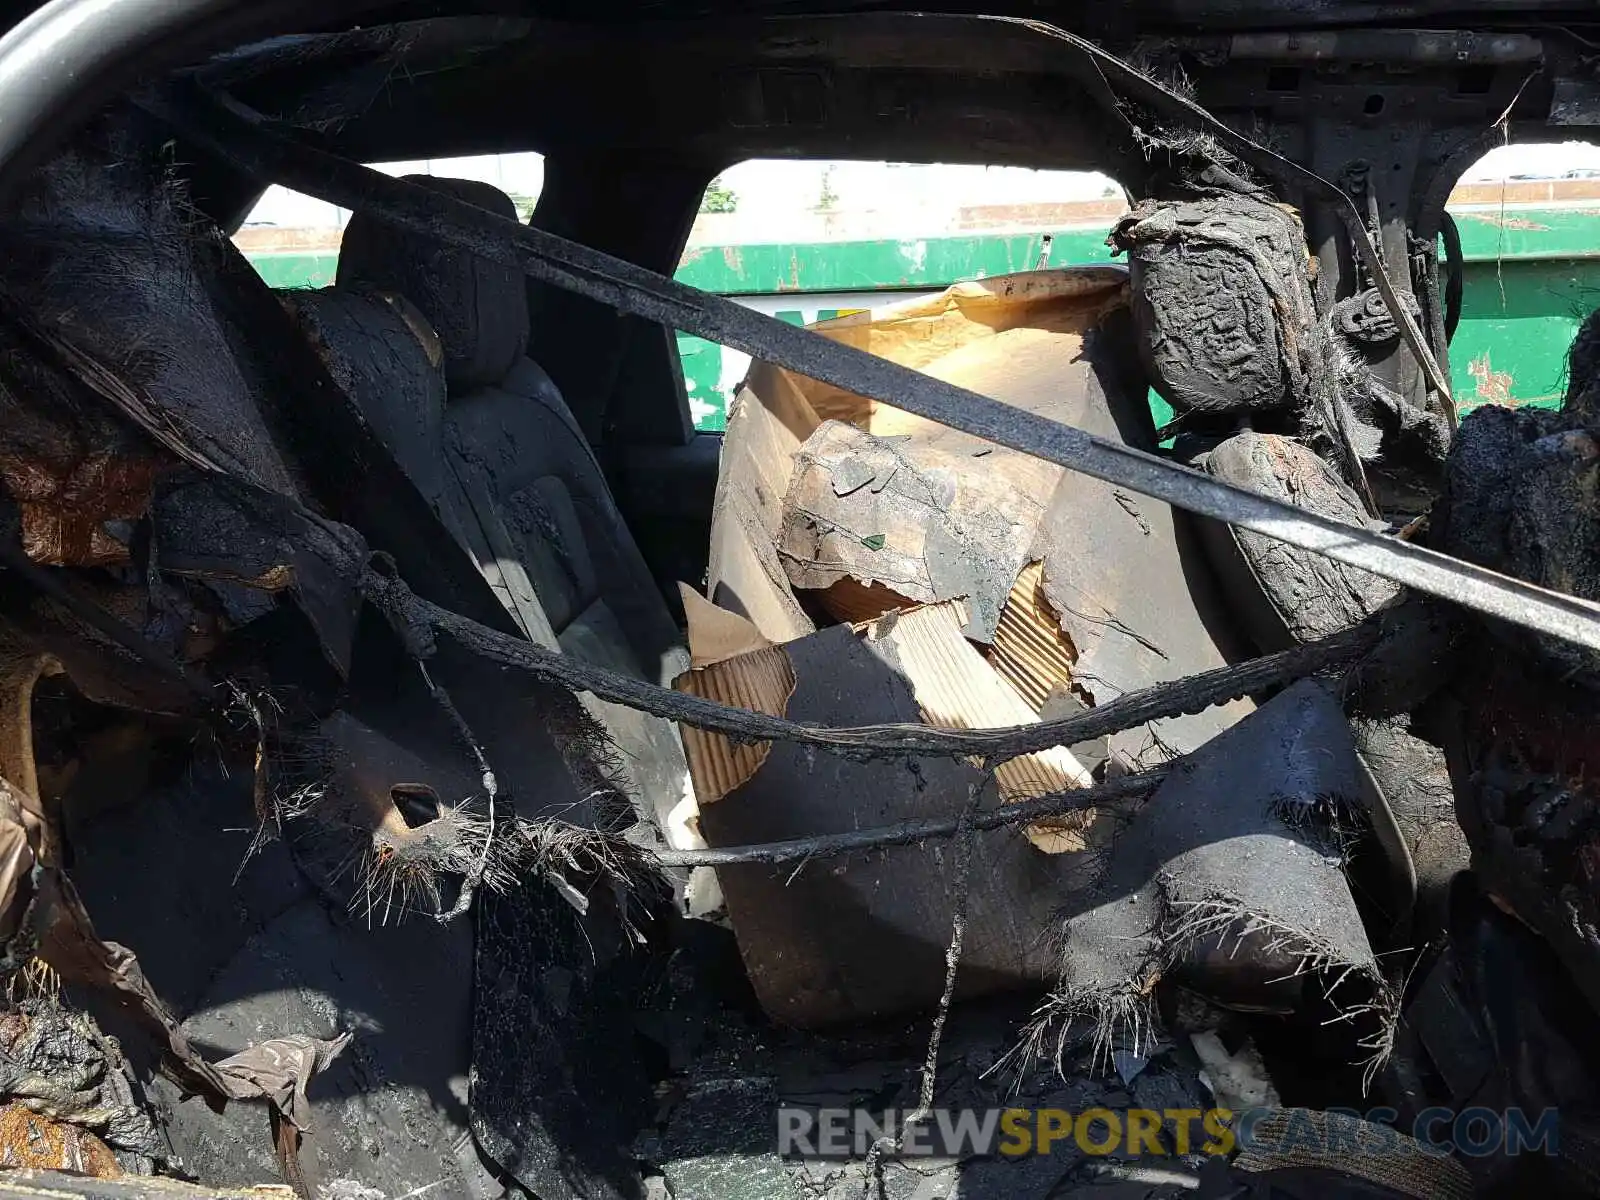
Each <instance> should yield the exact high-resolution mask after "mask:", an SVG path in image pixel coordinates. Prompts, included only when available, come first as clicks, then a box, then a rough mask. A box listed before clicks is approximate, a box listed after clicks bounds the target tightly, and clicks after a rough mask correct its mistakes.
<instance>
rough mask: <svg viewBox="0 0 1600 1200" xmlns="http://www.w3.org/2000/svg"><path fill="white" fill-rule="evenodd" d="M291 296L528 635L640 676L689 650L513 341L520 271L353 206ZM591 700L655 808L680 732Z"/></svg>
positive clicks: (482, 201) (586, 450)
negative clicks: (329, 259) (335, 259)
mask: <svg viewBox="0 0 1600 1200" xmlns="http://www.w3.org/2000/svg"><path fill="white" fill-rule="evenodd" d="M415 181H416V182H421V183H425V184H427V185H428V186H431V187H437V188H440V189H442V190H447V191H450V192H451V193H452V194H454V195H456V196H458V197H459V198H461V199H464V200H468V201H471V202H472V203H475V204H478V205H479V206H480V207H483V208H486V209H489V210H490V211H492V212H496V213H498V214H501V215H505V216H508V217H512V218H514V217H515V216H516V210H515V207H514V205H513V204H512V202H511V199H510V197H508V196H506V195H505V194H504V193H503V192H500V191H497V190H496V189H494V188H492V187H489V186H488V185H486V184H481V183H476V182H472V181H466V180H441V179H434V178H431V177H426V176H424V177H419V178H417V179H416V180H415ZM287 299H288V303H289V304H290V305H291V307H293V308H294V309H295V310H296V313H297V315H298V317H299V320H300V322H301V325H302V327H303V328H304V329H305V330H306V332H307V333H308V335H309V336H311V337H312V339H313V341H314V342H316V343H317V344H318V346H319V349H321V350H322V352H323V354H324V357H325V359H326V360H327V361H328V363H329V366H330V368H331V370H332V371H333V373H334V374H335V376H336V377H337V378H339V379H340V381H341V382H342V383H344V384H345V386H346V387H347V388H349V390H350V391H351V393H352V395H353V396H354V397H355V399H356V401H357V403H358V404H360V405H361V406H362V409H363V411H364V412H365V414H366V416H367V419H368V420H369V421H370V422H371V424H372V426H373V428H374V430H375V431H376V432H377V433H378V435H379V436H380V437H381V438H382V439H383V440H384V441H385V442H386V443H387V444H388V445H389V447H390V450H391V452H392V453H394V455H395V457H396V459H397V460H398V461H399V462H400V465H401V466H402V467H403V468H404V469H405V470H406V472H407V473H408V474H409V475H410V476H411V477H412V479H413V480H414V481H416V483H417V484H418V486H419V488H420V489H421V490H422V491H423V492H424V494H425V495H427V496H428V498H429V500H430V501H431V502H433V503H434V505H435V507H436V508H437V509H438V511H439V512H440V514H441V516H442V517H443V518H444V520H445V522H446V523H447V524H448V525H449V527H450V528H451V530H452V532H454V533H455V535H456V537H457V538H458V539H459V540H460V541H461V543H462V544H463V545H464V546H466V547H467V549H468V550H469V551H470V552H471V553H472V554H473V556H474V557H475V558H476V559H477V561H478V562H479V564H480V566H482V567H483V569H484V573H485V575H486V576H488V578H489V580H490V582H491V584H492V585H493V586H494V587H495V589H496V591H497V593H499V595H500V597H501V600H502V602H503V603H505V605H506V607H507V609H508V610H510V611H511V613H512V615H513V616H514V617H515V618H516V619H517V620H518V623H519V624H520V625H522V627H523V629H524V631H525V632H526V633H527V634H528V636H529V637H530V638H532V639H534V640H553V641H554V643H555V644H557V645H559V647H560V648H561V649H562V650H563V651H564V652H566V653H568V654H571V655H573V656H575V657H578V658H582V659H584V660H586V661H589V662H593V663H597V664H600V665H603V666H606V667H609V668H612V669H614V670H619V671H623V672H626V673H628V674H632V675H636V676H638V677H640V678H644V679H647V680H650V681H652V682H663V683H664V682H670V680H671V678H672V677H674V676H675V675H676V674H677V673H678V672H679V671H680V670H682V669H683V668H684V667H685V666H686V665H687V662H686V658H685V656H684V652H683V649H682V646H681V637H680V635H679V633H678V630H677V628H676V626H675V624H674V623H673V621H672V619H671V617H670V615H669V614H668V611H667V608H666V605H665V603H664V601H663V600H662V598H661V594H660V592H659V591H658V590H657V588H656V586H655V583H654V581H653V579H652V578H651V575H650V572H649V570H648V568H647V567H646V565H645V563H644V559H643V558H642V557H641V555H640V553H639V550H638V547H637V546H636V545H635V544H634V541H633V537H632V535H631V534H630V533H629V532H628V529H627V526H626V524H625V523H624V522H623V519H622V516H621V514H620V513H619V512H618V510H617V506H616V503H615V501H614V500H613V498H612V496H611V492H610V490H609V488H608V487H607V484H606V481H605V477H604V475H603V474H602V472H601V469H600V465H599V463H598V461H597V460H596V459H595V456H594V453H593V451H592V450H591V448H590V446H589V444H588V442H587V440H586V439H585V438H584V436H583V433H582V431H581V430H580V429H579V427H578V425H577V422H576V421H575V420H574V419H573V416H572V414H571V413H570V412H569V411H568V409H567V406H566V404H565V403H564V402H563V400H562V397H561V395H560V393H559V392H558V391H557V389H556V387H555V385H554V384H553V383H552V382H551V381H550V378H549V376H548V375H546V374H545V372H544V371H543V370H541V369H540V367H539V366H538V365H537V364H535V363H534V362H532V361H531V360H530V359H528V358H527V357H526V355H525V353H524V352H525V350H526V346H527V340H528V333H527V327H528V302H527V293H526V289H525V287H524V284H523V281H522V279H521V277H520V276H518V275H517V274H516V273H515V272H512V271H508V270H506V269H504V268H502V267H499V266H497V265H496V264H493V263H490V262H487V261H485V260H484V259H481V258H478V257H476V256H474V255H471V254H466V253H462V252H459V251H455V250H452V249H449V248H447V247H444V246H441V245H439V244H437V243H434V242H432V241H429V240H427V239H425V238H419V237H416V236H414V235H411V234H407V233H403V232H401V231H399V230H395V229H393V228H391V227H388V226H385V225H383V224H382V223H381V222H379V221H377V220H374V219H372V218H368V217H366V216H364V215H362V214H359V213H358V214H356V215H355V216H354V217H353V218H352V219H351V221H350V225H349V228H348V229H347V230H346V233H345V238H344V244H343V248H342V250H341V252H340V261H339V275H338V282H337V285H336V286H335V287H334V288H331V289H328V290H327V291H324V292H308V293H293V294H288V297H287ZM529 593H531V596H530V594H529ZM541 625H543V626H545V628H544V630H543V635H544V636H543V637H541V628H540V626H541ZM596 715H597V716H599V717H600V719H601V721H602V723H603V724H604V725H605V726H606V728H607V730H608V731H609V732H610V733H611V735H612V737H613V738H614V739H615V741H616V743H617V746H618V749H619V750H620V751H621V757H622V759H623V766H624V769H625V771H627V773H628V774H630V775H631V776H632V781H633V783H634V784H635V785H636V788H637V790H638V792H639V793H640V795H641V798H642V799H643V800H644V801H645V804H644V808H645V811H646V812H647V814H650V815H653V816H654V817H655V818H656V819H657V820H658V821H660V820H663V819H664V818H665V815H666V813H667V812H668V811H670V809H671V808H672V806H673V805H674V804H676V802H677V801H678V799H679V798H680V796H681V794H682V788H683V780H684V777H685V769H684V764H683V757H682V748H681V745H680V743H679V741H678V736H677V733H676V731H675V730H673V728H672V727H671V726H670V725H669V724H668V723H667V722H665V721H662V720H660V719H658V718H654V717H650V716H648V715H647V714H643V713H640V712H637V711H635V710H631V709H626V708H621V707H617V706H613V705H597V706H596Z"/></svg>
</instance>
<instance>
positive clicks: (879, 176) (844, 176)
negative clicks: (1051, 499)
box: [250, 142, 1600, 233]
mask: <svg viewBox="0 0 1600 1200" xmlns="http://www.w3.org/2000/svg"><path fill="white" fill-rule="evenodd" d="M378 166H379V169H380V170H383V171H386V172H388V173H389V174H391V175H407V174H432V175H450V176H456V177H459V178H465V179H480V180H483V181H484V182H486V183H492V184H494V185H495V186H496V187H499V188H500V189H501V190H502V191H506V192H511V193H513V194H520V195H523V196H528V197H535V196H537V195H538V194H539V190H540V188H541V187H542V186H543V184H544V159H543V158H542V157H541V156H540V155H537V154H501V155H491V156H485V157H481V158H451V159H444V158H440V159H432V160H429V161H427V162H410V163H387V164H378ZM1571 170H1595V171H1600V146H1592V145H1589V144H1587V143H1584V142H1566V143H1560V144H1554V145H1551V144H1545V145H1512V146H1502V147H1498V148H1497V149H1495V150H1492V151H1490V152H1489V153H1488V154H1487V155H1485V156H1484V157H1483V158H1482V159H1481V160H1479V161H1478V162H1477V163H1476V164H1475V165H1474V166H1472V167H1471V168H1469V169H1468V170H1467V171H1466V173H1465V174H1464V175H1463V176H1462V182H1464V183H1475V182H1493V181H1496V180H1500V179H1507V178H1510V177H1511V176H1513V175H1533V176H1536V177H1541V178H1554V177H1559V176H1561V175H1562V174H1564V173H1566V172H1567V171H1571ZM824 179H826V181H827V190H828V191H829V192H830V193H832V195H833V197H834V200H833V207H834V208H835V209H837V210H838V211H840V212H852V213H857V212H875V211H887V210H892V211H893V212H895V213H896V214H897V217H900V216H903V219H904V220H905V222H906V223H907V226H908V228H911V227H915V226H926V227H927V231H929V232H931V231H932V230H933V229H934V228H936V227H938V226H939V225H940V224H941V223H942V222H943V221H944V219H945V217H946V215H947V214H948V213H949V212H950V211H952V210H953V208H954V207H955V206H957V205H985V204H1033V203H1051V202H1055V203H1061V202H1066V201H1072V200H1092V199H1095V198H1097V197H1101V196H1105V195H1108V194H1111V195H1115V194H1116V193H1117V192H1118V191H1119V190H1120V189H1118V188H1117V185H1116V184H1115V183H1113V182H1112V181H1111V180H1110V179H1108V178H1107V177H1106V176H1104V175H1099V174H1094V173H1089V172H1083V171H1032V170H1028V169H1026V168H1022V167H975V166H942V165H924V164H914V163H881V162H836V163H831V164H830V163H820V162H812V161H805V162H801V161H781V160H772V159H756V160H752V161H750V162H746V163H741V164H739V165H738V166H736V167H733V168H731V169H730V170H729V171H727V173H726V174H725V175H724V176H723V183H724V184H725V185H726V186H727V187H728V188H729V189H731V190H732V191H733V193H734V194H735V195H736V196H737V197H738V199H739V211H740V212H741V213H744V214H759V216H760V219H761V223H762V224H766V223H767V222H771V224H772V225H773V227H775V228H781V227H782V225H783V223H784V220H785V219H786V218H788V217H797V216H799V215H800V214H813V213H814V212H815V210H816V208H817V205H818V201H819V200H820V199H821V197H822V194H823V190H824V187H823V181H824ZM347 219H348V214H347V213H344V212H343V211H341V210H339V209H336V208H334V206H333V205H331V204H325V203H323V202H322V201H320V200H313V199H311V198H309V197H307V196H300V195H296V194H295V193H292V192H288V191H286V190H284V189H283V188H279V187H274V188H272V189H270V190H269V191H268V192H267V194H266V195H265V196H264V197H262V200H261V203H260V204H259V205H258V206H257V208H256V211H255V212H254V213H252V214H251V217H250V220H252V221H255V222H260V223H265V224H272V225H278V226H281V227H284V228H342V227H343V225H344V223H345V221H346V220H347ZM911 231H912V232H913V233H916V232H921V231H920V230H916V229H914V228H911Z"/></svg>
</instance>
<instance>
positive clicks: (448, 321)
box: [338, 175, 528, 395]
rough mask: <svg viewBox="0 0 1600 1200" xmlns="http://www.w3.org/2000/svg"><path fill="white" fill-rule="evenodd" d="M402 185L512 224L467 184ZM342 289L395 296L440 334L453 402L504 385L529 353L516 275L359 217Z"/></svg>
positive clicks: (426, 181) (352, 227) (342, 264)
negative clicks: (450, 198)
mask: <svg viewBox="0 0 1600 1200" xmlns="http://www.w3.org/2000/svg"><path fill="white" fill-rule="evenodd" d="M406 180H407V182H410V183H419V184H422V185H423V186H425V187H430V188H433V189H435V190H437V191H441V192H447V193H448V194H450V195H452V196H454V197H455V198H456V199H458V200H465V201H467V202H468V203H470V204H475V205H477V206H478V207H479V208H484V209H487V210H488V211H490V212H492V213H495V214H497V215H500V216H506V217H510V218H511V219H512V220H516V219H517V209H516V205H514V204H513V203H512V202H511V197H510V196H508V195H506V194H505V193H504V192H502V191H501V190H500V189H499V188H496V187H491V186H490V185H489V184H487V183H479V182H477V181H476V180H472V179H441V178H438V177H436V176H432V175H408V176H406ZM338 282H339V286H340V287H353V288H360V289H363V290H374V289H376V290H380V291H386V292H397V293H399V294H400V295H402V296H404V297H405V298H406V299H408V300H410V301H411V303H412V304H414V305H416V306H417V308H418V309H419V310H420V311H421V313H422V315H423V316H424V317H426V318H427V319H428V322H429V323H430V324H431V325H432V326H433V328H434V329H435V330H436V331H437V332H438V334H439V341H440V342H441V343H442V344H443V346H444V355H445V376H446V378H447V379H448V380H449V383H450V391H451V393H452V394H454V395H459V394H461V393H463V392H470V391H476V390H477V389H478V388H483V387H489V386H492V385H494V384H497V383H499V382H500V381H501V380H502V379H504V378H505V377H506V375H507V373H508V372H509V371H510V370H511V368H512V367H513V366H514V365H515V364H516V362H517V360H518V359H519V358H521V357H522V356H523V354H524V353H525V352H526V351H527V347H528V292H527V284H526V282H525V280H524V279H523V276H522V274H521V273H520V272H518V271H515V270H512V269H511V268H509V267H503V266H500V265H499V264H497V263H492V262H490V261H489V260H487V259H485V258H481V257H479V256H478V255H476V254H472V253H470V252H468V251H465V250H456V249H453V248H451V247H449V246H445V245H442V244H440V243H439V242H437V241H434V240H433V239H432V238H429V237H424V236H422V235H419V234H415V233H411V232H409V231H407V230H402V229H396V228H395V227H394V226H392V225H387V224H385V223H384V222H383V221H381V220H379V219H378V218H377V217H373V216H369V215H367V214H366V213H359V212H358V213H356V214H355V215H354V216H352V217H351V218H350V224H349V226H348V227H347V228H346V229H345V233H344V244H343V246H342V247H341V249H340V251H339V280H338Z"/></svg>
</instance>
